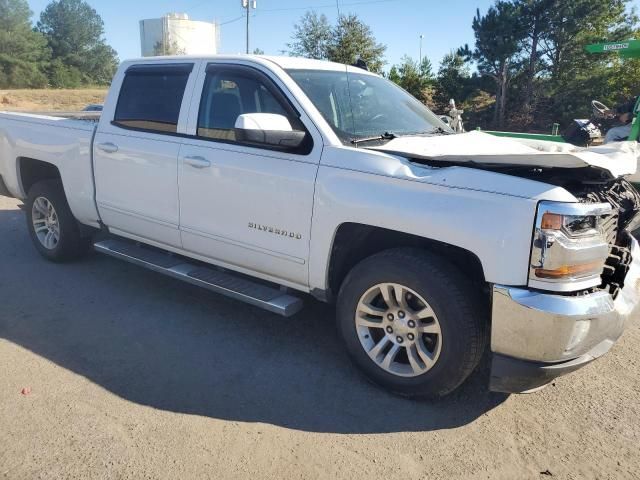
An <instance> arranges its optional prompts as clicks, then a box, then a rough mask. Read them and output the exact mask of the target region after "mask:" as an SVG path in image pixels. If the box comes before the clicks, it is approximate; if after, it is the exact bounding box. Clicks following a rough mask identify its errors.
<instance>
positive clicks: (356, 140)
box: [351, 132, 398, 145]
mask: <svg viewBox="0 0 640 480" xmlns="http://www.w3.org/2000/svg"><path fill="white" fill-rule="evenodd" d="M394 138H398V136H397V135H396V134H395V133H391V132H384V133H383V134H382V135H378V136H375V137H363V138H353V139H351V143H352V144H354V145H358V144H360V143H366V142H376V141H378V142H379V141H381V140H393V139H394Z"/></svg>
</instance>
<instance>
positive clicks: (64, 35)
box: [37, 0, 118, 87]
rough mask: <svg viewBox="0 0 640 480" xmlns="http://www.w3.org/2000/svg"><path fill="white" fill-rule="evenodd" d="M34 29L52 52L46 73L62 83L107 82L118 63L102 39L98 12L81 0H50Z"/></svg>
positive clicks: (63, 85) (102, 31) (114, 54)
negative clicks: (49, 67)
mask: <svg viewBox="0 0 640 480" xmlns="http://www.w3.org/2000/svg"><path fill="white" fill-rule="evenodd" d="M37 29H38V30H39V31H40V32H42V34H43V35H44V36H45V38H46V39H47V42H48V44H49V47H50V48H51V52H52V59H53V62H52V65H51V69H50V75H51V77H52V78H55V79H57V81H62V82H63V83H62V84H55V83H54V85H55V86H60V87H66V86H77V85H76V84H77V83H78V81H79V82H81V83H85V84H88V83H93V84H107V83H109V81H110V80H111V77H112V76H113V73H114V72H115V70H116V68H117V64H118V57H117V55H116V52H115V50H113V48H111V47H110V46H108V45H107V44H106V43H105V40H104V37H103V36H104V23H103V21H102V18H100V15H98V13H97V12H96V11H95V10H94V9H93V8H91V6H90V5H89V4H88V3H86V2H85V1H83V0H54V1H52V2H51V3H50V4H49V5H48V6H47V7H46V8H45V9H44V11H43V12H42V14H41V15H40V21H39V22H38V25H37Z"/></svg>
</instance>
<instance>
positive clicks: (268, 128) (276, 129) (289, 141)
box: [234, 113, 307, 150]
mask: <svg viewBox="0 0 640 480" xmlns="http://www.w3.org/2000/svg"><path fill="white" fill-rule="evenodd" d="M234 131H235V134H236V140H238V141H240V142H245V143H250V144H254V145H261V146H269V147H273V148H277V149H281V150H293V149H296V148H298V147H300V146H301V145H302V142H304V140H305V137H306V135H307V134H306V132H303V131H300V130H294V129H293V128H292V127H291V124H290V123H289V120H288V119H287V117H285V116H284V115H277V114H275V113H243V114H242V115H240V116H238V118H237V119H236V123H235V128H234Z"/></svg>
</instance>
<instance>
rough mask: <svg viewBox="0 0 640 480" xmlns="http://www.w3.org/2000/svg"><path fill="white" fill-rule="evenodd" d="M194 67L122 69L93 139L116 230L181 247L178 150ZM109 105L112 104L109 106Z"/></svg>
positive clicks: (101, 199) (100, 193)
mask: <svg viewBox="0 0 640 480" xmlns="http://www.w3.org/2000/svg"><path fill="white" fill-rule="evenodd" d="M194 70H195V64H194V63H193V62H185V63H144V64H139V65H132V66H130V67H129V68H128V69H127V70H126V71H125V72H124V78H123V79H122V83H121V87H120V90H119V96H118V99H117V102H116V101H112V102H111V105H110V107H111V108H110V109H108V111H105V112H104V113H103V116H106V118H111V119H113V120H112V121H111V122H106V121H101V122H100V125H99V127H98V131H97V133H96V137H95V140H94V168H95V179H96V200H97V204H98V209H99V211H100V216H101V218H102V220H103V222H104V223H105V224H106V225H107V226H108V227H109V228H110V230H111V231H113V232H114V233H119V234H121V235H124V236H130V237H140V238H142V239H147V240H151V241H153V242H157V243H161V244H166V245H171V246H174V247H180V246H181V241H180V233H179V231H178V225H179V205H178V202H179V199H178V153H179V151H180V143H181V138H180V136H179V134H180V130H181V129H184V127H183V125H184V124H185V122H186V117H187V112H188V108H189V100H190V98H188V97H190V95H186V94H185V92H191V91H192V88H193V87H192V84H193V82H194V81H195V78H192V77H195V73H194ZM107 103H108V104H109V102H107Z"/></svg>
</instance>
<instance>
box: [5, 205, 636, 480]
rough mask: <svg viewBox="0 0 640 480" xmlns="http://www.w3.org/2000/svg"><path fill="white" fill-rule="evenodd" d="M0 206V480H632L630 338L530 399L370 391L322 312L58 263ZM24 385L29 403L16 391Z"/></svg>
mask: <svg viewBox="0 0 640 480" xmlns="http://www.w3.org/2000/svg"><path fill="white" fill-rule="evenodd" d="M18 205H19V203H18V202H17V201H14V200H9V199H6V198H3V197H0V478H10V479H39V478H45V479H49V478H54V479H55V478H65V479H66V478H70V479H76V478H77V479H83V480H84V479H91V478H167V479H169V478H171V479H174V478H184V479H186V478H218V479H234V478H251V479H261V478H274V479H296V478H348V479H355V478H367V479H377V478H388V479H394V478H398V479H403V480H407V479H418V478H429V479H458V478H473V479H476V478H480V479H482V478H485V479H538V478H540V479H547V478H557V479H633V478H639V476H640V377H639V374H638V370H639V367H640V327H639V326H638V322H636V323H635V324H634V325H632V326H631V327H630V328H629V330H628V331H627V332H626V333H625V335H624V336H623V338H622V340H621V341H620V343H619V344H618V345H616V346H615V348H614V349H613V350H612V351H611V352H610V353H609V354H608V355H606V356H605V357H604V358H603V359H601V360H599V361H598V362H596V363H594V364H591V365H589V366H587V367H586V368H584V369H583V370H580V371H579V372H576V373H574V374H573V375H570V376H568V377H564V378H562V379H559V380H558V381H557V382H556V383H555V384H554V385H553V386H550V387H548V388H547V389H545V390H543V391H541V392H539V393H536V394H532V395H514V396H510V397H509V396H504V395H497V394H490V393H488V392H487V390H486V387H485V386H484V384H485V381H486V376H487V372H486V369H485V370H483V371H481V372H480V373H479V374H477V375H475V377H474V378H472V380H471V381H470V382H469V383H468V384H467V385H466V386H465V387H463V389H462V390H461V391H460V392H459V393H457V394H455V395H454V396H453V397H450V398H448V399H446V400H443V401H439V402H415V401H409V400H405V399H400V398H396V397H393V396H391V395H388V394H386V393H385V392H383V391H381V390H379V389H377V388H375V387H373V386H371V385H369V384H368V383H367V382H366V381H365V380H363V379H362V378H361V377H360V375H359V374H358V373H357V372H356V371H355V370H354V368H353V367H352V366H351V365H350V364H349V362H348V360H347V358H346V356H345V353H344V352H343V351H342V350H341V348H340V346H339V345H338V344H337V341H336V340H337V337H336V332H335V330H334V326H333V312H332V310H331V308H330V307H327V306H325V305H322V304H319V303H317V302H314V301H312V300H310V299H309V300H307V302H306V303H307V307H306V309H305V310H303V312H302V313H300V314H298V315H296V316H295V317H293V318H289V319H285V318H281V317H278V316H276V315H272V314H270V313H265V312H263V311H261V310H258V309H255V308H253V307H249V306H245V305H243V304H241V303H238V302H236V301H233V300H230V299H226V298H224V297H220V296H217V295H215V294H213V293H209V292H206V291H203V290H200V289H198V288H196V287H192V286H189V285H185V284H182V283H180V282H178V281H176V280H172V279H169V278H166V277H163V276H161V275H158V274H155V273H153V272H148V271H145V270H143V269H141V268H139V267H136V266H133V265H129V264H126V263H121V262H119V261H117V260H114V259H110V258H107V257H101V256H98V255H93V256H91V257H89V258H88V259H86V260H85V261H83V262H80V263H74V264H67V265H54V264H51V263H47V262H45V261H44V260H42V259H41V258H40V257H39V256H38V255H37V254H36V252H35V250H34V249H33V247H32V246H31V245H30V241H29V239H28V236H27V232H26V229H25V225H24V223H25V222H24V218H23V214H22V212H21V211H20V210H19V208H18ZM25 387H28V388H30V389H31V393H30V394H28V395H23V394H22V393H21V391H22V389H23V388H25Z"/></svg>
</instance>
